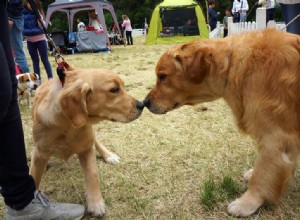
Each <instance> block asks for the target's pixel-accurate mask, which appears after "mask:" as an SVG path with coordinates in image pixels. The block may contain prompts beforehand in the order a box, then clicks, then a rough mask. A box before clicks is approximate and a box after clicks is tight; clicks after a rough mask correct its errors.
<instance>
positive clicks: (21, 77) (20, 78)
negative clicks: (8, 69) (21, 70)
mask: <svg viewBox="0 0 300 220" xmlns="http://www.w3.org/2000/svg"><path fill="white" fill-rule="evenodd" d="M18 80H19V82H20V83H24V82H25V81H26V79H25V75H22V76H20V77H19V78H18Z"/></svg>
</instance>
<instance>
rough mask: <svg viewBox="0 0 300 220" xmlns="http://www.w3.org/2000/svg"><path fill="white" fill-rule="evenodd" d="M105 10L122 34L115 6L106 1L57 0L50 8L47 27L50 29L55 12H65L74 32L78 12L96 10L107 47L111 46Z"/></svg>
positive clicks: (70, 29) (70, 27)
mask: <svg viewBox="0 0 300 220" xmlns="http://www.w3.org/2000/svg"><path fill="white" fill-rule="evenodd" d="M104 9H106V10H108V11H109V12H110V13H111V16H112V18H113V19H114V23H115V25H116V27H117V28H118V31H119V33H121V31H120V29H119V24H118V20H117V17H116V14H115V11H114V8H113V5H112V4H111V3H110V2H108V1H106V0H56V1H55V2H54V3H52V4H50V5H49V6H48V10H47V15H46V26H47V27H48V24H49V21H50V17H51V15H52V14H53V13H54V12H55V11H59V12H65V13H66V14H67V17H68V24H69V33H71V32H73V22H74V15H75V14H76V13H77V12H79V11H89V10H95V11H96V13H97V14H98V16H99V18H100V22H101V25H102V27H103V31H104V35H105V38H106V43H107V45H110V41H109V35H108V31H107V26H106V23H105V17H104V13H103V10H104Z"/></svg>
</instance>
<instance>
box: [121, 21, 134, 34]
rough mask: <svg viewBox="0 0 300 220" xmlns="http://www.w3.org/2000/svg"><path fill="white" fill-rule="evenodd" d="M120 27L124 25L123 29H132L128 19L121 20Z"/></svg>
mask: <svg viewBox="0 0 300 220" xmlns="http://www.w3.org/2000/svg"><path fill="white" fill-rule="evenodd" d="M122 27H125V31H132V27H131V22H130V20H129V19H127V20H124V21H123V24H122Z"/></svg>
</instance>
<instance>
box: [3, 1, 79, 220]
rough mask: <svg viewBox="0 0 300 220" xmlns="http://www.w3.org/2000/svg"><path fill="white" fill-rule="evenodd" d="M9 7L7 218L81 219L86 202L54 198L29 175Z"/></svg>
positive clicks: (5, 71) (5, 157)
mask: <svg viewBox="0 0 300 220" xmlns="http://www.w3.org/2000/svg"><path fill="white" fill-rule="evenodd" d="M11 7H13V5H12V6H11ZM15 9H16V10H18V8H15ZM6 10H7V9H6V7H5V1H0V30H1V31H0V67H1V69H0V139H1V145H0V188H1V190H0V193H1V195H2V196H3V198H4V203H5V205H6V218H5V219H7V220H17V219H19V220H20V219H24V220H25V219H26V220H36V219H45V220H46V219H56V220H71V219H79V218H81V217H82V216H83V215H84V206H82V205H76V204H64V203H55V202H51V201H50V200H49V199H48V198H47V197H46V196H45V195H44V194H43V193H42V192H40V191H37V190H36V188H35V183H34V180H33V178H32V176H30V175H29V168H28V165H27V159H26V151H25V141H24V133H23V127H22V121H21V116H20V110H19V106H18V102H17V85H18V82H17V79H16V73H15V64H14V60H13V56H12V47H11V43H10V36H9V34H10V33H9V26H8V17H7V11H6Z"/></svg>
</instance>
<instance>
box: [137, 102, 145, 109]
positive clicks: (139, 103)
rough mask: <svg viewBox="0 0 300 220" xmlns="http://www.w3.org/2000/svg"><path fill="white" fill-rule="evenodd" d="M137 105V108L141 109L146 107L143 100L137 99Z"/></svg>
mask: <svg viewBox="0 0 300 220" xmlns="http://www.w3.org/2000/svg"><path fill="white" fill-rule="evenodd" d="M136 107H137V109H139V110H143V109H144V107H145V105H144V103H143V102H140V101H137V103H136Z"/></svg>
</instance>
